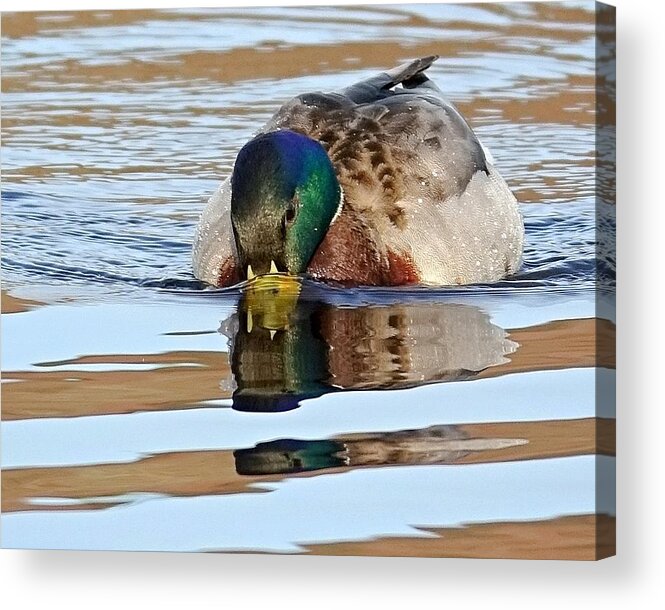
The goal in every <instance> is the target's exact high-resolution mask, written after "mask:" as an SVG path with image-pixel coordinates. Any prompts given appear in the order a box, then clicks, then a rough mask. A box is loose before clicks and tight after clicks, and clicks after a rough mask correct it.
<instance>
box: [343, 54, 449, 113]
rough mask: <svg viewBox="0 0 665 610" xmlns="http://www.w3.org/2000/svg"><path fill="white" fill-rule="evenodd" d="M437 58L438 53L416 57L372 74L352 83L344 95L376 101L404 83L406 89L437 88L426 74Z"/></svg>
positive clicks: (366, 100)
mask: <svg viewBox="0 0 665 610" xmlns="http://www.w3.org/2000/svg"><path fill="white" fill-rule="evenodd" d="M437 59H439V56H438V55H429V56H428V57H421V58H419V59H414V60H413V61H410V62H408V63H406V64H402V65H400V66H397V67H396V68H393V69H392V70H387V71H386V72H381V73H380V74H377V75H376V76H372V77H371V78H368V79H366V80H363V81H360V82H358V83H355V84H354V85H351V86H350V87H348V88H347V89H345V90H344V92H343V93H344V95H345V96H346V97H348V98H350V99H351V100H353V101H354V102H356V103H357V104H360V103H365V102H371V101H375V100H377V99H381V98H382V97H385V95H386V94H387V93H388V91H390V90H391V89H392V88H393V87H396V86H397V85H402V87H404V88H405V89H412V88H414V87H418V86H428V87H429V86H431V87H432V88H434V89H436V85H434V84H433V83H432V81H430V80H429V78H427V76H426V75H425V74H424V72H425V70H427V68H429V67H430V66H431V65H432V64H433V63H434V62H435V61H436V60H437Z"/></svg>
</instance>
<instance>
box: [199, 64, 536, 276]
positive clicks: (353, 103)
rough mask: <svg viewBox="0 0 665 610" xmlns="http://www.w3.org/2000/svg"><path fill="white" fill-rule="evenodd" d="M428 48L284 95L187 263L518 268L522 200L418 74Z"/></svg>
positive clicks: (381, 271) (211, 266) (409, 269)
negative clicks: (329, 89)
mask: <svg viewBox="0 0 665 610" xmlns="http://www.w3.org/2000/svg"><path fill="white" fill-rule="evenodd" d="M436 59H437V57H436V56H431V57H424V58H421V59H416V60H414V61H412V62H410V63H407V64H404V65H401V66H398V67H397V68H394V69H392V70H389V71H387V72H382V73H380V74H377V75H375V76H373V77H371V78H368V79H367V80H363V81H360V82H358V83H356V84H354V85H351V86H350V87H347V88H346V89H343V90H342V91H339V92H335V93H320V92H316V93H305V94H302V95H299V96H297V97H295V98H293V99H292V100H290V101H288V102H287V103H286V104H284V105H283V106H282V107H281V108H280V109H279V110H278V111H277V113H276V114H275V115H274V116H273V117H272V119H270V121H269V122H268V124H267V125H265V126H264V127H263V128H262V129H261V130H260V132H259V133H258V135H256V137H254V138H253V139H252V140H250V141H249V142H248V143H247V144H245V145H244V146H243V147H242V149H241V150H240V152H239V153H238V155H237V158H236V160H235V164H234V167H233V172H232V174H231V176H230V178H229V179H227V180H226V181H225V182H224V183H222V185H221V186H220V187H219V189H218V190H217V191H216V192H215V193H214V195H213V196H212V197H211V199H210V201H209V202H208V205H207V207H206V209H205V210H204V212H203V214H202V216H201V220H200V222H199V225H198V228H197V233H196V239H195V243H194V248H193V264H194V273H195V275H196V276H197V277H198V278H199V279H201V280H203V281H204V282H207V283H209V284H212V285H215V286H229V285H232V284H235V283H238V282H241V281H243V280H247V279H250V280H251V279H252V278H253V277H254V276H255V275H262V274H269V273H280V272H281V273H288V274H294V275H302V274H306V275H308V276H310V277H312V278H314V279H318V280H324V281H331V282H338V283H342V284H347V285H373V286H396V285H403V284H427V285H436V286H448V285H459V284H471V283H478V282H493V281H497V280H499V279H501V278H503V277H505V276H507V275H510V274H512V273H514V272H515V271H516V270H517V269H518V267H519V264H520V259H521V255H522V242H523V233H524V226H523V222H522V218H521V215H520V211H519V207H518V204H517V201H516V199H515V197H514V196H513V194H512V193H511V191H510V189H509V188H508V186H507V185H506V183H505V181H504V180H503V178H502V177H501V176H500V175H499V173H498V172H497V170H496V169H495V167H494V165H493V163H492V160H491V158H490V156H489V154H488V153H487V152H486V150H485V149H484V148H483V146H482V144H481V143H480V141H479V140H478V138H477V137H476V135H475V134H474V132H473V131H472V129H471V128H470V127H469V125H468V124H467V123H466V121H465V120H464V119H463V118H462V116H461V115H460V114H459V112H458V111H457V110H456V109H455V108H454V107H453V106H452V105H451V104H450V103H449V102H448V101H446V100H445V99H444V97H443V94H442V92H441V91H440V90H439V88H438V87H437V86H436V85H435V84H434V83H433V82H432V81H431V80H430V79H429V78H428V77H427V75H426V74H425V70H427V68H429V67H430V66H431V65H432V63H433V62H434V61H435V60H436Z"/></svg>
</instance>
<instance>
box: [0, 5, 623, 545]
mask: <svg viewBox="0 0 665 610" xmlns="http://www.w3.org/2000/svg"><path fill="white" fill-rule="evenodd" d="M593 10H594V9H593V4H592V3H590V2H569V3H564V4H562V3H557V4H554V3H547V4H529V3H522V4H502V5H498V4H497V5H492V4H486V5H475V6H472V5H469V6H464V5H408V6H407V5H405V6H399V5H394V6H373V7H332V8H331V7H298V8H284V9H279V8H269V9H268V8H266V9H242V10H241V9H182V10H162V11H91V12H79V13H48V14H46V13H43V14H37V13H23V14H18V13H13V14H3V16H2V32H3V38H2V108H3V119H2V268H3V271H2V273H3V279H2V283H3V291H6V292H4V293H3V295H5V296H7V295H11V296H13V297H18V298H23V299H26V298H27V299H31V300H32V301H34V303H29V302H28V303H25V302H22V301H20V300H19V301H15V300H14V301H15V302H16V303H18V304H17V305H16V309H18V310H23V311H22V312H21V313H14V314H7V315H3V342H2V350H3V388H2V389H3V392H2V398H3V420H4V421H3V425H2V435H3V438H2V440H3V447H2V451H3V454H2V464H3V467H4V468H5V469H8V470H5V476H4V477H3V510H4V511H5V512H6V515H5V517H4V518H3V521H2V524H3V544H4V545H5V546H28V547H48V548H146V549H168V550H172V549H178V550H223V549H245V550H267V551H294V550H303V549H309V550H310V551H312V552H350V553H379V554H385V553H388V554H391V553H390V552H391V551H395V549H399V550H400V552H402V553H404V552H406V551H405V550H404V549H405V547H404V545H402V544H401V541H403V539H407V541H410V542H412V541H413V540H414V539H416V538H417V539H418V540H420V541H421V542H422V540H423V539H424V538H426V539H428V540H432V539H436V540H437V541H438V542H436V543H433V544H435V545H436V544H439V542H440V541H441V540H442V538H441V537H439V536H438V535H437V536H435V535H434V534H432V533H427V532H424V531H423V530H420V529H415V526H426V527H429V528H449V527H456V526H459V525H460V524H476V526H475V527H478V528H481V529H479V530H477V531H478V534H473V533H469V534H468V536H469V537H470V538H472V539H473V540H474V543H473V544H474V545H475V546H474V547H473V548H475V552H476V553H477V554H479V555H484V556H486V555H488V554H491V553H492V551H490V549H491V548H495V547H496V545H495V544H493V543H492V542H491V541H492V540H493V536H494V535H496V534H495V533H493V532H494V530H492V529H491V527H495V526H496V524H497V523H499V522H503V521H509V522H511V523H512V522H514V523H515V524H516V525H515V526H514V527H515V528H517V529H516V530H515V531H514V532H512V533H511V532H509V533H508V538H509V539H511V536H512V537H514V538H515V540H517V539H518V538H519V536H522V535H523V534H519V531H520V530H519V527H520V526H521V527H523V528H524V527H535V528H536V529H534V531H533V532H531V533H529V534H528V536H531V538H532V539H533V540H538V539H542V537H543V536H554V537H556V536H559V537H561V536H562V535H563V534H561V531H562V530H561V529H560V528H561V527H563V528H564V529H565V528H568V529H565V531H574V532H575V534H574V536H575V537H576V540H578V541H579V539H583V538H584V536H585V535H587V534H588V532H589V531H591V530H589V524H588V523H587V521H585V519H588V518H589V515H593V514H596V513H597V514H599V515H603V518H605V516H606V515H610V516H611V515H613V504H612V491H611V490H609V491H607V493H606V494H605V496H603V498H604V499H603V498H601V499H600V500H597V499H596V497H595V496H594V492H593V485H594V480H596V479H597V477H599V476H604V475H601V474H599V473H600V472H601V471H602V472H605V470H607V471H608V472H609V470H611V464H612V463H613V458H611V457H609V456H610V455H611V454H612V451H613V448H612V446H611V445H612V443H611V442H610V441H608V443H607V444H606V445H603V443H602V442H600V441H599V440H598V438H599V436H600V437H603V434H605V436H607V438H608V439H611V436H612V432H611V430H612V429H613V428H612V425H613V419H612V418H613V410H612V409H613V407H612V405H613V397H612V393H611V391H610V390H609V389H608V390H607V393H606V394H603V395H600V396H597V395H596V394H595V387H596V381H597V380H598V379H602V380H605V381H607V382H608V384H609V386H611V368H612V366H613V361H612V358H611V347H607V349H606V351H605V352H603V349H604V347H603V346H605V343H604V342H606V343H607V345H608V346H611V343H612V339H611V337H612V333H613V325H612V323H611V322H607V321H604V320H599V319H597V318H599V317H607V315H609V314H607V313H606V314H603V316H601V315H600V314H599V313H598V308H599V307H604V308H605V309H604V310H603V311H606V312H611V309H612V307H611V305H612V304H611V300H610V299H609V296H608V297H603V298H601V299H600V300H599V299H598V295H597V293H596V288H597V286H598V284H599V283H601V284H603V285H605V286H608V287H611V286H612V285H613V283H614V280H613V278H614V256H613V252H612V239H611V236H612V234H613V231H614V213H613V209H614V208H613V207H612V206H610V205H608V204H607V203H606V201H610V200H611V199H612V192H613V188H614V184H613V179H612V178H613V174H612V171H611V158H608V159H605V158H604V156H603V147H602V146H601V145H600V144H598V145H597V140H596V132H595V122H596V117H597V116H598V113H600V114H601V115H602V114H603V112H607V111H608V108H609V107H611V105H612V102H611V99H612V96H611V95H610V96H602V95H599V96H598V97H597V96H596V89H595V86H596V76H595V73H594V65H595V58H596V54H597V53H598V54H599V56H600V57H601V58H602V57H604V54H606V53H608V52H611V51H607V50H606V49H605V47H603V46H602V45H601V46H597V44H596V37H595V36H594V33H595V16H594V12H593ZM598 27H599V30H598V31H599V33H600V36H601V40H605V41H606V42H607V41H608V40H609V37H610V31H611V30H610V28H608V26H607V24H606V23H605V22H604V21H603V19H602V18H601V19H599V26H598ZM434 53H436V54H439V55H441V59H440V60H439V61H438V62H437V63H436V64H435V65H434V66H433V67H432V69H431V70H430V74H431V77H432V78H433V79H434V80H435V81H436V82H437V84H439V86H440V87H441V88H442V89H443V90H444V91H445V92H446V93H447V95H448V97H449V98H450V99H451V100H452V101H453V102H454V103H455V104H456V105H457V106H458V108H459V109H460V111H461V112H462V113H463V114H464V115H465V117H466V118H467V120H468V121H469V122H470V124H471V125H472V127H473V128H474V130H475V131H476V133H477V134H478V136H479V137H480V138H481V139H482V141H483V143H484V144H485V145H486V146H487V147H488V148H489V149H490V150H491V151H492V154H493V156H494V158H495V161H496V165H497V167H498V168H499V170H500V171H501V173H502V174H503V176H504V177H505V178H506V180H507V182H508V184H509V186H510V187H511V188H512V190H513V192H514V193H515V195H516V196H517V198H518V200H519V201H520V202H521V203H522V212H523V215H524V219H525V226H526V247H525V252H524V263H523V266H522V269H521V270H520V272H519V273H518V274H517V275H516V276H515V277H513V278H509V279H507V280H505V281H504V282H501V283H500V284H497V285H493V286H470V287H466V288H457V289H455V290H445V289H444V290H430V289H418V288H415V289H414V288H410V289H371V290H340V289H333V288H328V287H324V286H320V285H316V284H313V283H311V282H306V283H305V284H304V285H303V287H302V291H303V292H302V294H301V298H300V301H298V303H297V304H296V305H295V306H294V307H290V308H287V309H286V310H285V311H283V312H282V311H281V310H280V311H277V312H275V311H272V310H271V311H269V312H266V311H263V310H262V309H261V308H259V313H258V315H257V309H256V305H255V304H254V305H252V304H251V303H250V304H249V305H248V298H249V297H248V296H247V295H243V296H241V294H240V291H239V290H231V291H218V290H212V289H209V288H206V287H205V286H202V285H201V284H200V283H199V282H198V281H196V280H195V278H194V277H193V276H192V273H191V262H190V253H191V243H192V237H193V231H194V227H195V224H196V221H197V218H198V215H199V213H200V212H201V210H202V208H203V206H204V204H205V202H206V200H207V198H208V196H209V195H210V194H211V193H212V192H213V191H214V189H215V188H216V186H217V185H218V184H219V182H220V181H221V180H222V179H224V178H225V177H226V176H227V175H228V173H229V171H230V169H231V166H232V163H233V160H234V156H235V154H236V152H237V150H238V149H239V147H240V146H242V144H243V143H244V142H246V141H247V140H248V139H249V138H250V137H251V136H252V134H253V133H254V132H255V131H256V130H257V129H258V128H259V127H260V126H261V125H262V124H263V123H264V122H265V121H266V120H267V119H268V118H269V117H270V116H271V114H272V113H273V112H274V111H275V109H276V108H277V107H278V106H279V105H280V104H281V103H282V102H283V101H285V100H287V99H288V98H290V97H292V96H293V95H296V94H298V93H302V92H304V91H308V90H331V89H335V88H339V87H342V86H345V85H347V84H349V83H350V82H353V81H354V80H355V79H359V78H362V77H364V76H367V75H368V74H371V73H373V72H375V71H378V70H381V69H385V68H389V67H392V66H393V65H396V64H397V63H400V62H403V61H406V60H408V59H410V58H413V57H416V56H422V55H427V54H434ZM608 88H609V89H610V90H613V82H612V81H610V82H609V84H608ZM601 144H602V142H601ZM597 151H598V155H599V162H600V163H604V162H606V163H607V164H608V167H610V169H609V170H608V171H607V172H605V173H599V174H597V173H596V172H595V171H594V166H595V163H596V158H597ZM610 156H611V155H610ZM598 206H599V207H598ZM597 212H598V213H597ZM596 254H598V255H599V258H598V261H597V260H596ZM14 301H12V303H14ZM9 303H10V301H9V297H8V298H7V304H8V306H9ZM3 311H8V309H7V308H6V307H5V302H4V300H3ZM248 312H251V315H252V320H251V322H248ZM276 315H277V316H278V321H279V320H281V321H282V322H283V325H282V327H280V328H281V330H280V332H279V333H278V334H277V335H275V334H274V333H272V332H271V331H272V330H274V328H273V326H274V316H276ZM280 316H281V317H280ZM284 321H286V322H284ZM250 331H251V332H250ZM597 347H598V350H597V349H596V348H597ZM597 351H600V352H601V356H600V361H599V362H598V356H597V354H596V352H597ZM594 365H598V367H596V366H594ZM609 386H608V387H609ZM231 407H232V408H231ZM601 428H602V430H603V431H604V432H602V431H601V432H599V430H600V429H601ZM603 438H604V437H603ZM596 454H605V455H606V456H608V457H603V458H597V457H594V456H595V455H596ZM599 464H600V466H599ZM303 473H306V474H307V476H303ZM314 474H316V475H317V476H313V475H314ZM608 476H609V475H608ZM609 479H611V477H609ZM609 479H608V486H609V483H610V482H611V481H609ZM497 481H503V483H504V484H503V485H499V484H498V483H497ZM257 490H261V491H269V493H261V494H256V493H249V492H250V491H251V492H255V491H257ZM453 491H454V493H452V492H453ZM143 500H145V502H143ZM306 507H308V508H306ZM156 515H159V520H160V525H159V526H154V527H146V524H148V523H151V521H152V520H154V519H155V518H156ZM362 515H366V517H362ZM566 519H567V520H568V521H566ZM571 520H572V521H571ZM580 520H581V521H580ZM527 521H537V522H538V524H539V525H538V526H537V527H536V526H533V525H527ZM511 527H512V526H511ZM482 528H485V529H482ZM487 528H489V529H487ZM575 528H577V529H575ZM585 528H586V529H585ZM167 530H168V535H167V533H166V532H167ZM473 531H475V530H473ZM523 531H524V530H522V532H523ZM570 536H573V534H570ZM405 537H406V538H405ZM370 539H377V540H376V541H375V542H374V543H371V542H369V540H370ZM504 540H505V539H504ZM339 541H343V544H341V546H340V545H337V546H334V545H333V546H330V544H329V543H335V542H339ZM391 541H392V542H391ZM587 542H588V540H587ZM373 544H374V545H375V546H372V545H373ZM382 544H383V545H384V546H381V545H382ZM423 544H425V543H423ZM449 544H450V545H454V544H456V543H455V542H454V540H453V541H451V542H450V543H449ZM459 544H462V545H463V544H468V540H467V541H466V542H465V541H462V542H459ZM354 545H356V546H354ZM363 545H364V546H363ZM376 545H378V546H376ZM391 545H392V546H391ZM408 545H409V542H407V546H408ZM508 546H510V545H508ZM413 548H415V547H413ZM427 548H428V547H427V546H426V545H425V550H422V551H420V552H416V551H414V553H415V554H435V555H450V554H455V553H460V552H462V551H459V550H456V549H457V548H458V547H454V546H450V547H446V546H445V545H443V544H440V545H439V546H438V547H437V546H432V547H429V550H427ZM460 548H467V547H460ZM478 549H480V550H478ZM587 551H588V548H587V547H584V548H583V549H582V550H581V551H580V553H582V554H584V553H585V552H587ZM515 552H517V551H514V550H511V548H508V547H506V548H504V549H503V555H508V556H510V555H511V553H512V554H514V553H515ZM533 552H536V551H533ZM469 553H471V554H473V553H472V552H471V551H468V549H467V552H466V554H469ZM462 554H464V553H462ZM499 554H501V552H500V553H499Z"/></svg>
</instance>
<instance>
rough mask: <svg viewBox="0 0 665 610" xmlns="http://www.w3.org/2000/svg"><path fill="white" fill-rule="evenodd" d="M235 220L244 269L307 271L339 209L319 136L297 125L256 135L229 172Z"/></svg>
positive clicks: (338, 195) (334, 180)
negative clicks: (301, 131)
mask: <svg viewBox="0 0 665 610" xmlns="http://www.w3.org/2000/svg"><path fill="white" fill-rule="evenodd" d="M231 192H232V196H231V221H232V224H233V232H234V235H235V241H236V246H237V250H238V256H239V257H240V263H241V265H242V269H243V272H244V273H247V269H248V267H251V273H253V274H256V275H261V274H265V273H269V272H270V270H271V268H272V270H274V267H273V266H272V263H273V262H274V263H275V266H276V267H277V269H278V270H279V271H286V272H288V273H292V274H298V273H303V272H304V271H306V269H307V265H308V263H309V261H310V260H311V258H312V256H314V253H315V252H316V249H317V248H318V246H319V244H320V243H321V240H322V239H323V237H324V236H325V234H326V232H327V231H328V227H329V226H330V223H331V221H332V219H333V218H334V216H335V214H336V213H337V211H338V208H339V206H340V201H341V191H340V186H339V182H338V181H337V177H336V176H335V172H334V170H333V167H332V163H331V162H330V159H329V158H328V155H327V154H326V151H325V150H324V149H323V147H322V146H321V144H319V143H318V142H317V141H315V140H313V139H311V138H308V137H307V136H304V135H301V134H299V133H295V132H293V131H288V130H282V131H273V132H270V133H265V134H261V135H259V136H257V137H256V138H254V139H253V140H251V141H250V142H248V143H247V144H245V146H243V148H242V149H241V150H240V152H239V153H238V157H237V159H236V163H235V167H234V168H233V175H232V176H231Z"/></svg>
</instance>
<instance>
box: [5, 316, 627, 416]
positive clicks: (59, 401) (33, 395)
mask: <svg viewBox="0 0 665 610" xmlns="http://www.w3.org/2000/svg"><path fill="white" fill-rule="evenodd" d="M337 311H341V312H342V314H343V315H345V314H346V313H348V312H349V311H352V310H347V311H344V310H337ZM356 311H357V310H356ZM614 334H615V329H614V325H613V324H612V323H610V322H608V321H607V320H598V319H595V318H589V319H581V320H562V321H556V322H549V323H547V324H543V325H540V326H535V327H529V328H524V329H515V330H512V331H509V334H508V336H509V337H510V339H511V340H512V341H514V342H515V343H517V344H518V346H519V347H518V348H517V350H516V351H515V352H514V353H512V354H510V355H509V356H508V361H507V362H505V363H503V364H496V365H494V366H489V367H488V368H485V369H484V370H481V371H479V372H478V374H477V377H478V378H489V377H496V376H499V375H507V374H515V373H523V372H528V371H538V370H558V369H566V368H580V367H593V366H604V367H610V368H612V367H614ZM342 338H343V337H342V336H340V337H339V339H342ZM330 340H331V341H334V340H335V338H334V337H331V338H330ZM332 353H333V354H334V350H333V352H332ZM347 355H349V356H350V352H348V350H347ZM359 355H360V354H358V353H356V360H358V357H359ZM336 357H337V356H336V355H335V359H336ZM368 357H369V358H372V353H371V352H370V353H369V356H368ZM377 357H378V355H377ZM335 359H331V361H330V365H332V366H334V363H335V362H336V360H335ZM362 362H364V360H363V361H362ZM362 362H361V361H360V360H359V361H358V366H360V368H356V373H353V369H352V368H350V366H349V365H350V363H349V362H347V361H344V360H342V362H341V368H339V369H338V370H339V371H340V374H343V375H344V376H345V377H344V378H340V379H339V380H340V381H343V382H344V383H345V384H346V388H347V389H354V388H356V387H360V388H363V387H364V388H367V387H368V383H367V375H368V374H369V371H368V369H367V368H366V366H365V365H364V364H362ZM371 362H373V363H374V365H377V364H379V363H378V361H377V360H376V358H374V359H371ZM404 362H407V363H408V362H409V359H408V356H406V354H405V357H404ZM85 364H110V365H117V364H127V365H132V364H142V365H155V366H156V367H157V368H155V369H152V370H134V371H131V370H125V371H123V370H120V371H118V370H113V371H80V370H77V369H76V368H75V365H85ZM67 365H72V366H73V368H69V369H65V370H57V371H49V370H45V371H6V372H3V378H4V379H5V380H9V381H13V383H5V384H3V385H2V419H3V420H17V419H26V418H41V417H80V416H88V415H110V414H114V413H116V414H117V413H133V412H137V411H162V410H170V409H185V408H197V407H200V406H201V405H202V404H203V403H205V402H206V401H210V400H217V399H221V398H230V397H231V395H232V392H231V390H230V389H222V388H231V387H232V386H233V379H232V374H231V368H230V365H229V359H228V355H227V353H226V352H221V351H220V352H211V351H181V352H177V351H175V352H168V353H162V354H132V355H122V354H100V355H96V356H95V355H90V356H81V357H78V358H74V359H71V360H66V361H61V362H54V363H43V366H46V367H47V368H49V367H54V366H57V367H58V368H59V369H61V367H66V366H67ZM386 365H390V368H385V366H386ZM419 370H420V369H416V370H414V371H412V377H413V378H414V379H415V378H418V377H420V374H419ZM342 372H343V373H342ZM390 374H392V375H394V381H393V383H397V382H398V381H399V380H400V379H401V378H403V372H402V370H401V369H394V368H392V364H391V362H389V361H386V362H384V367H383V368H379V369H377V370H376V371H375V373H374V375H373V376H374V377H375V378H376V379H377V380H378V381H377V383H378V385H379V386H380V385H384V386H385V385H386V384H388V378H389V375H390ZM429 374H430V377H429V378H425V379H420V382H421V383H422V382H428V381H429V382H431V381H435V380H437V378H438V377H440V369H438V368H436V367H433V368H432V369H431V371H430V373H429ZM353 375H356V376H355V377H354V376H353ZM453 379H454V378H453ZM406 381H407V383H408V382H409V378H408V377H406ZM220 386H221V387H220ZM369 387H371V386H369Z"/></svg>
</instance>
